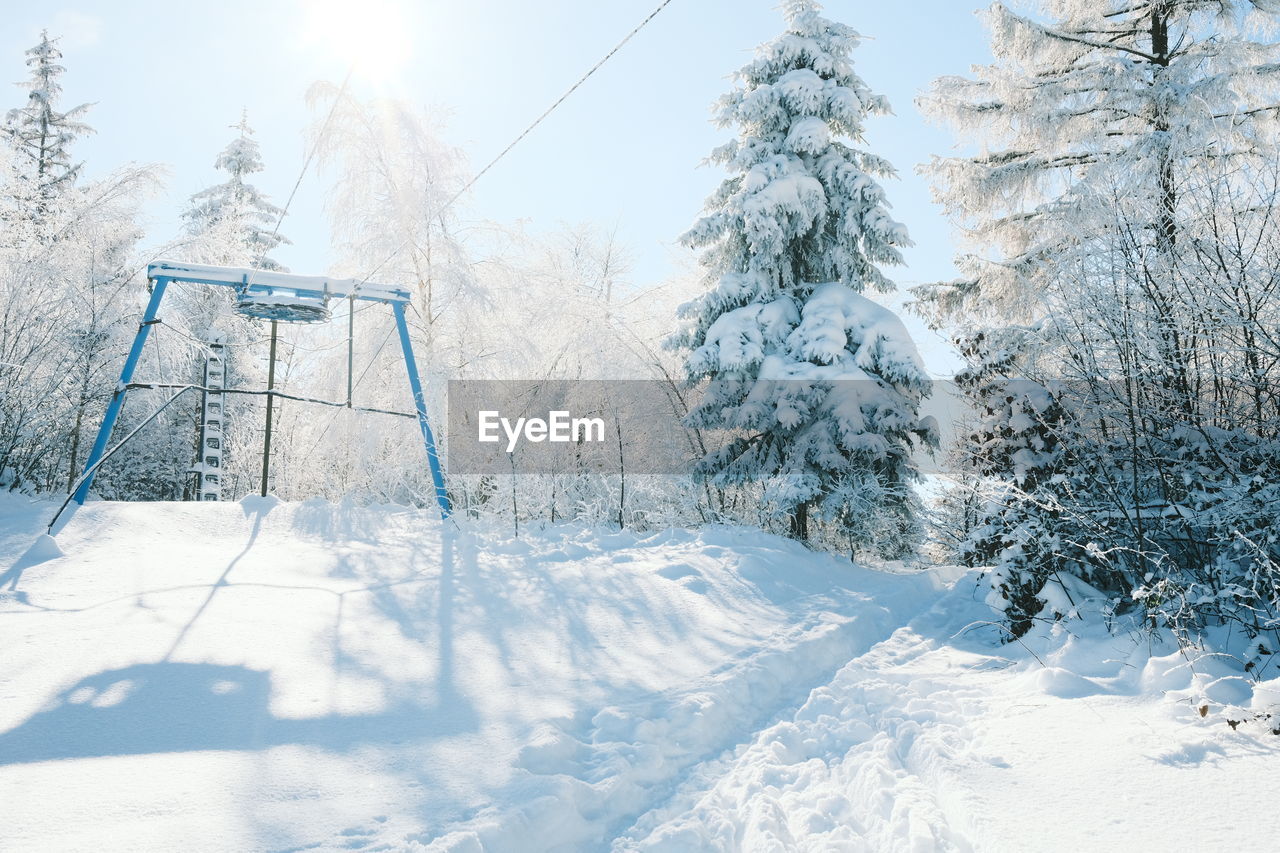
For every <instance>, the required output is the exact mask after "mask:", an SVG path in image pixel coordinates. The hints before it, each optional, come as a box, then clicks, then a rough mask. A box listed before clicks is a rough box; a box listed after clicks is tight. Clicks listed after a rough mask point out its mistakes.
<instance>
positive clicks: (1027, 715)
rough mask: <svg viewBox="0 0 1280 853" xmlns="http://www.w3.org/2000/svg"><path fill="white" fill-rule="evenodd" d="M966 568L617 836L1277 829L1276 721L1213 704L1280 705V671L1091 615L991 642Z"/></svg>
mask: <svg viewBox="0 0 1280 853" xmlns="http://www.w3.org/2000/svg"><path fill="white" fill-rule="evenodd" d="M965 585H966V584H965V583H963V582H962V583H960V584H957V587H956V594H954V595H952V596H949V597H947V598H945V599H944V600H942V601H940V602H939V603H938V604H936V605H935V606H934V607H933V608H932V609H930V610H929V611H928V612H926V613H924V614H922V615H920V616H919V617H917V618H916V619H914V620H912V622H911V624H910V625H908V626H906V627H903V628H901V629H899V630H898V631H896V632H894V634H893V636H891V637H890V638H888V639H887V640H885V641H884V642H882V643H879V644H877V645H876V646H874V647H873V648H871V649H870V650H869V651H868V652H866V653H865V654H863V655H860V656H858V657H856V658H854V659H853V660H851V661H850V662H849V663H848V664H847V665H846V666H845V667H843V668H842V669H841V670H840V671H839V672H838V673H837V674H836V675H835V677H834V678H832V679H831V681H830V683H829V684H826V685H823V686H821V687H818V688H816V689H815V690H814V691H813V692H812V693H810V695H809V698H808V701H806V702H805V704H804V705H803V706H802V707H801V708H800V709H799V710H798V711H797V712H796V713H795V715H794V716H793V717H792V718H789V719H786V720H783V721H780V722H778V723H776V724H775V725H773V726H770V727H768V728H766V729H764V730H763V731H761V732H760V733H758V734H757V735H756V736H755V738H754V740H753V741H752V742H751V743H750V744H749V745H746V746H744V747H742V748H740V749H738V750H737V751H736V752H735V753H734V754H733V755H731V756H727V757H725V758H723V759H720V760H717V761H713V762H709V763H708V764H707V765H705V766H703V767H700V768H697V769H696V770H695V771H694V772H692V773H691V774H689V777H688V781H687V782H686V784H685V785H684V786H683V787H682V788H681V789H680V790H679V791H678V792H677V794H676V795H675V796H674V797H672V798H671V800H670V801H668V802H667V803H664V804H663V805H662V806H661V807H659V808H657V809H654V810H653V811H651V812H649V813H647V814H645V815H644V816H642V817H641V818H640V820H638V821H637V822H636V823H635V825H633V826H632V827H630V828H629V829H627V830H626V831H624V832H623V833H621V834H620V835H619V837H618V838H617V839H616V840H615V841H614V844H613V850H614V851H615V853H619V852H620V851H638V850H664V851H697V850H750V851H809V850H840V851H884V850H895V851H899V850H900V851H912V853H928V851H973V850H977V851H1021V850H1027V849H1036V850H1061V851H1080V850H1098V851H1104V850H1114V849H1117V846H1118V845H1123V844H1128V843H1129V842H1122V841H1121V839H1136V838H1141V841H1140V842H1134V843H1136V845H1137V848H1140V849H1151V850H1164V849H1184V848H1190V849H1196V848H1200V849H1231V850H1240V851H1259V852H1260V853H1261V851H1270V850H1274V849H1275V848H1274V843H1273V840H1274V839H1275V838H1276V837H1280V816H1278V815H1276V814H1275V813H1274V811H1272V812H1269V813H1267V814H1262V813H1261V812H1259V811H1256V810H1254V811H1250V813H1249V815H1248V817H1247V818H1244V817H1241V816H1240V814H1241V812H1240V804H1241V803H1244V802H1250V801H1253V800H1256V799H1257V797H1258V796H1259V794H1260V793H1261V792H1262V791H1270V790H1274V789H1275V786H1276V785H1277V784H1280V739H1278V738H1276V737H1275V736H1274V735H1272V734H1271V733H1270V732H1269V731H1268V728H1267V725H1266V724H1265V723H1263V722H1261V721H1257V722H1254V723H1251V724H1249V725H1247V726H1241V727H1240V729H1239V731H1232V730H1231V729H1230V728H1229V727H1228V726H1227V725H1225V724H1224V723H1225V720H1226V719H1228V718H1232V717H1235V718H1240V717H1241V716H1243V714H1242V713H1241V712H1240V708H1239V705H1247V704H1248V700H1249V699H1250V698H1252V699H1254V700H1257V701H1258V702H1259V703H1260V704H1259V705H1258V706H1257V707H1258V709H1259V710H1261V709H1263V708H1265V707H1271V708H1273V709H1275V708H1277V707H1278V706H1277V700H1280V679H1272V680H1271V681H1270V682H1265V683H1263V684H1260V685H1256V686H1255V687H1254V688H1252V689H1250V688H1248V687H1247V686H1246V685H1245V682H1244V680H1243V679H1242V678H1241V677H1240V674H1239V673H1238V672H1234V671H1232V669H1231V667H1230V666H1227V665H1223V664H1222V663H1221V660H1220V659H1219V658H1205V659H1202V660H1192V661H1189V660H1188V659H1187V658H1186V657H1184V656H1183V655H1182V654H1180V653H1179V652H1178V651H1177V650H1176V649H1174V648H1171V647H1168V646H1165V647H1161V646H1160V645H1158V644H1156V645H1146V644H1144V643H1143V642H1141V641H1140V639H1139V638H1137V637H1134V636H1128V635H1124V636H1112V635H1109V634H1107V633H1106V632H1105V630H1102V629H1101V628H1100V627H1097V628H1094V629H1092V630H1085V631H1084V633H1083V634H1078V633H1073V632H1072V629H1070V628H1066V627H1064V626H1062V625H1059V626H1055V627H1053V628H1048V629H1045V630H1043V631H1042V632H1041V634H1040V635H1038V636H1031V637H1028V638H1027V641H1026V644H1025V645H1022V646H1018V645H1014V646H1004V645H998V644H997V643H996V642H994V638H993V635H992V632H990V631H989V630H987V629H986V628H985V627H984V626H983V623H982V620H984V619H985V618H987V616H988V613H987V612H986V611H985V608H983V607H982V606H981V605H980V604H978V603H977V602H976V600H974V598H975V597H973V596H971V597H969V598H968V599H966V598H965V597H964V596H963V595H962V593H963V591H964V587H965ZM970 588H971V589H972V587H971V586H970ZM975 627H977V628H978V630H977V631H974V630H973V629H974V628H975ZM1074 628H1075V630H1077V631H1078V630H1081V628H1082V626H1080V624H1079V623H1075V626H1074ZM984 635H985V636H984ZM1162 693H1163V695H1161V694H1162ZM1251 693H1252V694H1254V695H1253V696H1252V697H1250V696H1249V694H1251ZM1170 700H1173V701H1170ZM1204 703H1208V704H1209V707H1210V708H1211V709H1212V710H1213V713H1211V714H1210V716H1209V718H1208V719H1207V720H1206V719H1202V718H1201V716H1200V714H1199V713H1198V711H1197V710H1196V709H1197V708H1198V707H1199V706H1200V705H1201V704H1204ZM1232 703H1236V704H1237V707H1235V708H1233V707H1231V706H1232ZM1246 729H1247V731H1246ZM1131 849H1132V848H1131Z"/></svg>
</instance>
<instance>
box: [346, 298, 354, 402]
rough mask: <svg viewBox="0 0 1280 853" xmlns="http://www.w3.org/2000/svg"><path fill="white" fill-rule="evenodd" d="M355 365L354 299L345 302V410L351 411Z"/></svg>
mask: <svg viewBox="0 0 1280 853" xmlns="http://www.w3.org/2000/svg"><path fill="white" fill-rule="evenodd" d="M355 364H356V297H355V295H352V296H351V297H349V298H348V300H347V409H351V401H352V384H351V379H352V373H353V370H355Z"/></svg>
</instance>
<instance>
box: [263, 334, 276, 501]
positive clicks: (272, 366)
mask: <svg viewBox="0 0 1280 853" xmlns="http://www.w3.org/2000/svg"><path fill="white" fill-rule="evenodd" d="M275 387H276V321H275V320H272V321H271V355H270V356H268V358H267V431H266V433H265V434H264V435H263V437H262V496H263V497H264V498H265V497H266V496H267V477H268V476H269V475H270V474H271V412H272V409H274V408H275V395H274V394H272V393H271V391H272V390H273V389H274V388H275Z"/></svg>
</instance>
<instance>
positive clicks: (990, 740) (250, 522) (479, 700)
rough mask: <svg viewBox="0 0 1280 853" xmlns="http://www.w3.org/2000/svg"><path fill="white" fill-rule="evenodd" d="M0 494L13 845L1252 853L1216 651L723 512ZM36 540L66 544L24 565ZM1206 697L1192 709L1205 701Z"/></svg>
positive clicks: (1269, 779) (1279, 744)
mask: <svg viewBox="0 0 1280 853" xmlns="http://www.w3.org/2000/svg"><path fill="white" fill-rule="evenodd" d="M49 512H50V508H49V507H48V506H47V505H32V504H28V503H26V502H24V501H22V500H21V499H18V498H15V497H12V496H7V497H4V498H3V502H0V572H2V574H0V650H3V653H2V655H0V802H2V803H3V804H4V815H3V818H2V819H0V850H4V851H37V850H39V851H46V850H84V851H100V850H121V851H124V850H128V851H139V850H163V851H170V850H182V851H201V850H210V851H214V850H216V851H223V850H228V851H242V850H244V851H247V850H272V851H284V850H347V849H364V850H376V849H382V850H414V849H423V848H425V849H430V850H439V851H445V850H452V851H478V850H494V851H504V850H511V851H538V850H580V849H585V850H609V849H614V850H633V849H646V850H648V849H652V850H664V849H665V850H670V849H675V850H685V849H689V850H702V849H745V850H778V851H783V850H797V849H821V850H859V849H865V850H876V851H880V850H919V851H931V850H1095V849H1096V850H1103V849H1117V848H1124V849H1144V850H1145V849H1151V850H1156V849H1175V848H1176V849H1203V850H1233V851H1234V850H1270V849H1274V845H1273V843H1272V842H1268V841H1266V839H1268V838H1270V839H1273V840H1274V839H1275V838H1277V837H1280V814H1278V813H1277V812H1276V810H1275V809H1274V792H1275V790H1276V789H1277V786H1280V737H1276V736H1274V735H1272V734H1271V733H1270V731H1269V727H1270V726H1271V725H1273V723H1270V722H1267V721H1249V722H1245V723H1244V724H1242V725H1240V726H1238V727H1237V728H1235V729H1232V728H1231V727H1229V726H1228V725H1227V723H1226V721H1225V720H1226V718H1228V717H1236V718H1239V717H1242V716H1244V711H1245V710H1246V709H1248V710H1250V711H1265V710H1266V709H1267V708H1269V707H1270V708H1274V707H1276V706H1277V705H1280V692H1278V691H1280V681H1278V680H1271V681H1268V682H1264V683H1263V684H1260V685H1256V686H1255V685H1252V684H1251V683H1250V682H1247V681H1245V680H1244V679H1242V678H1240V677H1239V675H1238V673H1237V672H1236V670H1235V668H1234V666H1233V664H1232V663H1231V662H1230V660H1229V659H1221V658H1204V659H1199V660H1196V661H1195V662H1194V664H1192V663H1190V662H1189V661H1188V660H1187V658H1185V657H1184V656H1182V655H1180V654H1179V653H1178V652H1177V650H1176V649H1175V648H1173V647H1171V646H1161V645H1151V644H1150V643H1149V642H1147V641H1146V640H1145V639H1143V640H1140V639H1138V638H1136V637H1133V636H1129V635H1122V636H1118V637H1111V636H1108V635H1106V634H1105V633H1103V632H1101V631H1087V632H1086V631H1083V629H1081V628H1080V627H1079V625H1080V623H1073V624H1072V625H1070V626H1068V627H1069V629H1070V630H1069V631H1068V630H1064V629H1062V628H1058V629H1054V630H1050V629H1046V630H1045V631H1044V632H1043V634H1042V635H1040V636H1037V637H1035V638H1033V639H1031V640H1029V641H1028V642H1027V643H1026V644H1025V645H1017V644H1015V645H1011V646H1007V645H1006V646H1002V645H999V644H998V643H996V642H994V640H993V638H994V636H995V635H994V632H993V631H992V629H990V628H989V627H984V626H982V625H980V624H979V625H976V627H975V623H980V622H981V621H983V620H985V619H988V618H989V615H990V614H989V611H987V610H986V608H985V607H984V605H982V604H981V595H975V590H974V582H973V579H972V578H971V577H961V578H959V579H958V580H957V579H956V577H955V576H954V575H952V576H950V577H948V576H947V575H945V573H941V572H933V573H919V574H894V573H891V572H875V571H869V570H865V569H857V568H853V567H851V566H849V565H848V563H847V562H846V561H842V560H839V559H837V558H835V557H826V556H818V555H813V554H810V553H808V552H806V551H804V550H803V549H801V548H800V547H799V546H797V545H795V544H794V543H789V542H786V541H784V540H780V539H777V538H773V537H769V536H764V535H762V534H757V533H751V532H747V531H741V530H731V529H716V530H710V531H705V532H701V533H690V532H680V531H668V532H663V533H656V534H631V533H609V532H601V531H587V530H582V529H579V528H573V527H558V528H553V529H550V530H546V531H541V532H537V533H532V534H530V535H528V536H527V537H526V538H524V539H523V540H515V539H512V538H511V537H510V536H509V535H506V534H502V533H498V532H494V531H479V532H478V531H466V530H464V531H461V532H457V531H454V532H451V533H448V534H445V533H443V532H442V530H441V527H440V525H439V524H438V522H435V521H434V520H433V519H432V517H431V515H430V514H429V513H420V512H415V511H409V510H401V509H359V508H355V507H349V506H344V505H331V504H327V503H323V502H308V503H304V504H276V503H275V502H274V501H270V500H266V501H264V500H247V501H245V502H243V503H240V504H234V503H233V504H219V505H208V504H204V505H202V504H90V505H89V506H88V507H86V508H85V509H84V510H82V511H81V512H80V513H79V514H78V515H77V516H76V517H75V518H74V519H73V520H72V522H71V523H70V524H69V525H68V526H67V527H66V529H65V530H64V531H63V532H62V533H61V534H60V535H59V537H58V546H59V547H60V549H61V551H62V552H63V556H57V555H56V551H51V550H48V549H43V550H42V549H41V548H40V547H37V548H36V549H35V551H33V552H28V548H29V547H30V546H31V545H32V542H33V541H34V540H35V537H36V535H37V534H38V533H40V532H41V530H42V522H43V521H45V520H47V518H48V515H49ZM42 558H49V559H42ZM1205 704H1207V705H1208V708H1209V709H1208V712H1207V714H1206V716H1204V717H1202V716H1201V715H1200V713H1199V711H1198V708H1199V707H1200V706H1202V705H1205Z"/></svg>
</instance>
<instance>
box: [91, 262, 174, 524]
mask: <svg viewBox="0 0 1280 853" xmlns="http://www.w3.org/2000/svg"><path fill="white" fill-rule="evenodd" d="M168 284H169V282H168V280H166V279H163V278H161V279H156V282H155V286H154V287H152V289H151V301H149V302H148V303H147V310H146V311H145V312H144V313H143V315H142V323H141V325H139V326H138V334H136V335H134V337H133V346H131V347H130V348H129V355H128V357H127V358H125V360H124V369H123V370H121V371H120V382H119V384H118V385H116V392H115V393H114V394H112V395H111V402H110V403H109V404H108V405H107V413H106V414H105V415H104V416H103V418H102V426H101V427H99V428H98V437H97V438H96V439H94V441H93V449H92V450H90V451H89V458H88V459H86V460H85V463H84V473H85V475H86V476H85V477H84V480H83V482H81V483H80V487H79V488H78V489H76V493H75V494H74V495H73V496H72V500H74V501H75V502H76V503H78V504H81V505H83V504H84V501H85V498H87V497H88V496H89V487H90V486H92V485H93V478H94V477H96V476H97V474H98V472H97V470H96V469H95V468H94V467H93V466H95V465H96V464H98V460H99V459H101V458H102V454H103V453H105V452H106V450H107V441H108V440H109V439H110V438H111V430H112V429H114V428H115V425H116V419H117V418H119V417H120V410H121V409H122V408H124V395H125V392H126V391H127V390H128V386H129V383H130V382H132V381H133V371H135V370H136V369H137V368H138V360H139V359H140V358H142V345H143V344H145V343H146V342H147V335H148V334H149V333H150V332H151V327H152V326H153V325H155V321H156V312H157V311H159V310H160V300H161V299H163V298H164V291H165V288H166V287H167V286H168Z"/></svg>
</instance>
